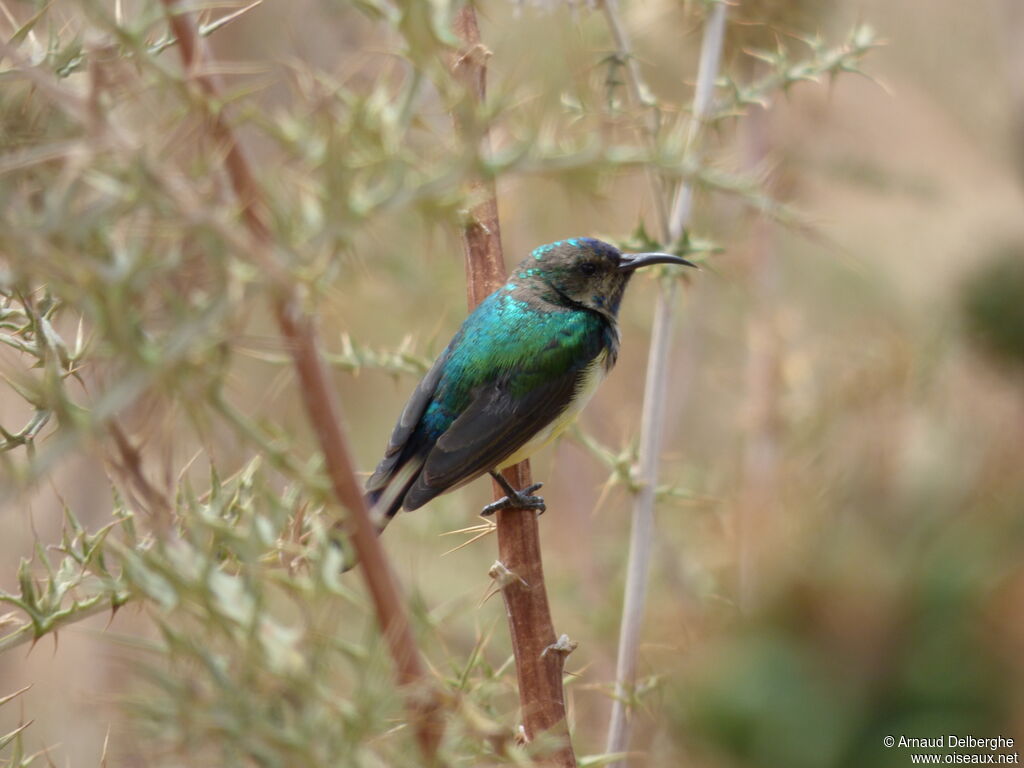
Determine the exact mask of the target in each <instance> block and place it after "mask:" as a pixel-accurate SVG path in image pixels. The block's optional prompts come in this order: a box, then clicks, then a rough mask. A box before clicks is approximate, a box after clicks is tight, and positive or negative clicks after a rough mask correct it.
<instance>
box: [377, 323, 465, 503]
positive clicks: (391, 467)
mask: <svg viewBox="0 0 1024 768" xmlns="http://www.w3.org/2000/svg"><path fill="white" fill-rule="evenodd" d="M452 346H454V342H453V343H452V344H450V345H449V346H448V348H447V349H445V351H444V352H442V353H441V354H440V355H439V356H438V358H437V360H435V361H434V364H433V365H432V366H431V368H430V370H429V371H427V374H426V376H424V377H423V379H422V380H421V381H420V383H419V384H418V385H417V387H416V389H415V391H414V392H413V393H412V396H411V397H410V398H409V402H408V403H406V404H405V409H404V410H403V411H402V415H401V416H400V417H399V419H398V423H397V424H395V429H394V430H393V431H392V433H391V439H390V440H388V447H387V449H386V450H385V451H384V458H383V459H382V460H381V462H380V464H378V465H377V469H376V470H374V473H373V474H372V475H371V476H370V479H369V480H367V481H366V490H367V492H368V493H370V494H371V496H372V497H373V499H372V500H373V501H376V497H378V496H379V495H380V492H382V491H383V490H384V489H385V488H387V486H388V484H389V483H390V482H391V478H392V477H393V476H394V474H395V471H396V470H398V469H400V468H401V466H402V465H403V464H405V459H407V458H408V453H409V452H408V451H406V450H404V449H406V448H407V447H408V442H409V438H410V437H412V434H413V432H414V431H415V429H416V427H417V426H418V425H419V423H420V419H421V418H423V413H424V411H426V410H427V406H428V405H430V401H431V399H432V398H433V397H434V392H435V391H436V390H437V385H438V382H439V381H440V380H441V375H442V374H443V372H444V364H445V361H446V360H447V359H448V355H449V354H450V351H451V348H452Z"/></svg>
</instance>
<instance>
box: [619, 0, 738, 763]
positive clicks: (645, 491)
mask: <svg viewBox="0 0 1024 768" xmlns="http://www.w3.org/2000/svg"><path fill="white" fill-rule="evenodd" d="M604 8H605V15H606V17H607V18H608V19H609V24H610V26H611V27H612V29H613V31H614V30H619V31H618V32H617V33H616V34H615V37H616V39H617V40H625V36H624V35H623V34H622V32H621V25H620V24H619V23H618V19H617V16H616V14H615V7H614V6H613V5H608V4H607V3H605V5H604ZM725 17H726V5H725V3H724V2H719V3H716V4H715V5H714V6H713V7H712V9H711V13H710V16H709V17H708V20H707V22H706V23H705V26H704V37H703V40H702V42H701V52H700V65H699V68H698V72H697V87H696V90H695V92H694V96H693V112H692V117H691V120H690V124H689V128H688V132H687V139H686V152H687V154H688V155H689V156H690V157H694V156H695V155H696V154H697V151H698V140H699V137H700V131H701V128H702V127H703V123H704V120H705V119H706V117H707V115H708V112H709V110H710V108H711V98H712V95H713V94H714V85H715V80H716V78H717V77H718V66H719V61H720V59H721V54H722V43H723V40H724V36H725ZM620 56H623V57H626V58H629V57H631V53H630V51H628V50H626V51H620ZM628 71H629V73H630V76H631V77H636V76H638V75H637V70H636V68H632V69H629V70H628ZM692 205H693V189H692V187H691V186H690V185H689V184H687V183H685V182H684V183H681V184H680V185H679V188H678V190H677V191H676V195H675V200H674V201H673V204H672V208H671V213H670V215H669V219H668V221H667V223H666V226H665V230H664V231H662V232H661V237H662V241H663V242H665V243H674V242H676V241H677V240H678V239H679V238H680V237H681V235H682V233H683V230H684V228H685V227H686V224H687V222H688V221H689V219H690V211H691V209H692ZM676 293H677V283H676V281H674V280H673V281H662V283H661V286H660V289H659V291H658V299H657V303H656V305H655V308H654V326H653V329H652V332H651V346H650V349H649V351H648V356H647V377H646V381H645V384H644V405H643V412H642V415H641V420H640V453H639V459H638V467H637V474H638V479H639V482H640V490H639V492H638V493H637V495H636V497H635V499H634V502H633V524H632V530H631V533H630V540H629V559H628V561H627V566H626V568H627V571H626V589H625V597H624V602H623V607H622V623H621V625H620V627H619V653H618V658H617V661H616V667H615V699H614V701H613V702H612V716H611V722H610V723H609V726H608V741H607V746H606V751H607V752H608V753H619V752H624V751H625V750H626V749H627V748H628V746H629V727H630V721H629V715H630V711H631V708H632V707H631V704H632V698H633V690H634V688H635V686H636V665H637V651H638V646H639V642H640V628H641V625H642V623H643V615H644V607H645V604H646V602H647V577H648V570H649V565H650V559H651V547H652V543H653V538H654V491H655V488H656V487H657V484H658V458H659V456H660V455H661V444H662V434H663V426H664V413H665V401H666V392H667V390H668V370H669V351H670V349H671V346H672V317H673V314H674V310H675V304H676ZM623 764H624V763H623V761H619V762H617V763H615V765H620V766H621V765H623Z"/></svg>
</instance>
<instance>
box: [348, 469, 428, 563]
mask: <svg viewBox="0 0 1024 768" xmlns="http://www.w3.org/2000/svg"><path fill="white" fill-rule="evenodd" d="M422 466H423V460H422V459H413V460H411V461H407V462H406V463H405V464H403V465H402V466H401V467H400V468H398V469H397V470H393V471H389V472H387V473H386V474H383V473H381V472H380V470H379V469H378V471H377V472H375V473H374V474H373V476H372V477H370V479H369V480H368V481H367V483H366V487H367V491H366V494H365V496H364V497H363V498H364V499H365V500H366V506H367V509H368V510H369V512H370V520H371V522H372V523H373V525H374V527H375V528H376V529H377V535H378V536H380V535H381V534H382V533H384V529H385V528H387V527H388V523H390V522H391V520H392V518H394V516H395V515H397V514H398V512H399V510H400V509H401V508H402V503H403V501H404V500H405V494H406V493H407V492H408V490H409V488H410V487H411V486H412V484H413V483H414V482H416V478H417V477H418V476H419V472H420V468H421V467H422ZM382 475H383V476H382ZM339 546H341V545H339ZM342 550H343V552H344V561H343V563H342V566H341V572H342V573H345V572H346V571H350V570H352V569H353V568H355V567H356V565H358V564H359V559H358V557H357V555H356V552H355V550H354V549H353V548H352V547H351V546H350V545H349V546H343V547H342Z"/></svg>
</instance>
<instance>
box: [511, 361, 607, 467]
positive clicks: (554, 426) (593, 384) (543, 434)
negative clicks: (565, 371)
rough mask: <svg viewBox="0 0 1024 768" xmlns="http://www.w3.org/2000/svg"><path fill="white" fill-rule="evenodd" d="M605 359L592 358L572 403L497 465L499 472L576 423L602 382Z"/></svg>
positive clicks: (528, 456) (605, 370)
mask: <svg viewBox="0 0 1024 768" xmlns="http://www.w3.org/2000/svg"><path fill="white" fill-rule="evenodd" d="M606 357H607V353H606V352H602V353H601V354H600V355H598V356H597V357H595V358H594V361H593V362H592V363H591V364H590V365H589V366H587V369H586V371H585V372H584V374H583V381H582V382H581V384H580V389H579V392H578V394H577V395H576V397H574V398H573V400H572V402H571V403H569V405H568V406H567V407H566V409H565V410H564V411H562V412H561V413H560V414H559V415H558V416H557V417H556V418H555V419H554V420H553V421H552V422H551V423H550V424H548V425H547V426H545V427H543V428H542V429H541V430H540V431H539V432H537V434H535V435H534V436H533V437H531V438H530V439H529V440H527V441H526V443H524V444H523V445H522V447H521V448H520V449H519V450H518V451H516V452H515V453H513V454H512V455H511V456H509V457H508V458H507V459H505V461H503V462H502V463H501V464H499V465H498V469H499V470H501V469H505V468H506V467H511V466H512V465H513V464H518V463H519V462H520V461H523V460H525V459H528V458H530V456H532V455H533V454H534V453H536V452H537V451H539V450H540V449H541V448H543V447H544V446H545V445H547V444H548V443H550V442H551V441H552V440H554V439H555V438H556V437H558V436H559V435H560V434H562V433H563V432H564V431H565V430H566V429H567V428H568V427H569V425H570V424H572V423H573V422H574V421H576V417H577V416H579V413H580V411H582V410H583V406H585V405H586V404H587V403H588V402H589V401H590V398H591V397H593V396H594V392H596V391H597V387H598V385H599V384H600V383H601V382H602V381H604V377H605V375H606V374H607V373H608V371H607V369H606V368H605V358H606Z"/></svg>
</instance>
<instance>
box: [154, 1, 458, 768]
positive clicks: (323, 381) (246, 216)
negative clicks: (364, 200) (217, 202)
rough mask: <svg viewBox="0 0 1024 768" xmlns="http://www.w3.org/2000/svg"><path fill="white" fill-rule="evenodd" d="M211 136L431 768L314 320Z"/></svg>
mask: <svg viewBox="0 0 1024 768" xmlns="http://www.w3.org/2000/svg"><path fill="white" fill-rule="evenodd" d="M162 2H163V4H164V6H165V7H166V9H167V13H168V18H169V22H170V25H171V31H172V33H173V34H174V36H175V38H176V39H177V41H178V50H179V51H181V58H182V63H183V65H184V68H185V73H186V76H187V77H189V78H190V79H191V80H192V81H193V82H194V83H195V84H196V85H197V86H198V87H199V88H200V89H201V90H202V92H203V93H204V94H205V95H206V96H208V97H210V98H211V99H216V98H217V96H218V91H219V86H218V83H217V81H216V80H215V79H214V78H213V77H212V76H210V75H208V74H203V73H201V72H200V71H199V66H200V64H201V63H202V40H201V38H200V37H199V35H198V33H197V30H196V26H195V23H194V21H193V20H192V18H191V16H189V15H187V14H186V13H184V12H183V11H182V10H181V9H180V8H179V3H178V0H162ZM208 129H209V131H210V134H211V135H212V136H213V137H214V139H215V140H216V141H217V142H218V143H220V144H221V146H222V147H223V149H224V152H225V171H226V173H227V176H228V179H229V181H230V183H231V187H232V189H233V190H234V193H235V195H236V197H237V198H238V200H239V202H240V204H241V206H242V220H243V222H244V224H245V226H246V228H247V230H248V231H249V234H250V235H251V237H252V240H253V244H254V246H255V247H256V248H257V249H258V253H256V254H255V256H256V258H257V259H258V260H259V261H260V262H261V263H262V264H264V265H267V266H269V267H270V268H272V269H274V271H275V272H276V273H277V274H276V275H275V277H277V278H278V279H277V285H276V297H275V312H276V315H277V322H278V326H279V329H280V332H281V335H282V336H283V337H284V339H285V341H286V342H287V347H288V350H289V352H290V353H291V356H292V361H293V364H294V366H295V372H296V374H297V376H298V380H299V392H300V395H301V397H302V402H303V406H304V407H305V410H306V414H307V416H308V417H309V421H310V424H311V425H312V426H313V429H314V432H315V433H316V437H317V441H318V443H319V445H320V450H321V451H322V452H323V455H324V464H325V466H326V469H327V474H328V477H329V478H330V481H331V487H332V489H333V491H334V494H335V496H337V498H338V501H340V502H341V504H342V505H343V506H344V507H345V509H346V510H347V512H348V519H349V520H350V521H351V530H350V534H351V536H352V542H353V544H354V546H355V549H356V551H357V553H358V555H359V559H360V563H361V564H362V568H361V569H360V572H361V573H362V574H363V578H364V580H365V581H366V585H367V588H368V589H369V591H370V595H371V598H372V600H373V605H374V609H375V611H376V615H377V620H378V622H379V623H380V626H381V631H382V633H383V635H384V638H385V641H386V642H387V645H388V650H389V651H390V653H391V656H392V659H393V661H394V663H395V668H396V671H397V676H398V679H399V681H400V683H401V684H402V685H404V686H408V687H410V688H412V687H414V686H415V688H416V690H411V691H408V692H407V693H408V700H407V704H408V706H409V709H410V712H411V716H412V720H413V723H414V727H415V731H416V737H417V741H418V742H419V745H420V749H421V750H422V752H423V756H424V759H425V761H426V762H427V763H428V764H434V763H435V762H436V758H437V748H438V744H439V742H440V739H441V734H442V731H443V724H442V720H441V717H440V714H441V713H440V709H439V705H438V701H437V697H436V692H435V691H434V689H433V686H432V685H430V683H429V681H428V678H427V675H426V669H425V667H424V664H423V661H422V660H421V658H420V654H419V649H418V648H417V646H416V642H415V639H414V638H413V634H412V627H411V625H410V622H409V617H408V613H407V612H406V609H405V604H404V602H403V601H402V597H401V593H400V592H399V588H398V583H397V581H396V579H395V577H394V574H393V573H392V571H391V568H390V566H389V564H388V562H387V559H386V557H385V555H384V551H383V549H381V546H380V541H379V540H378V539H377V535H376V529H375V528H374V526H373V524H372V523H371V522H370V516H369V513H368V510H367V509H366V505H365V501H364V499H363V493H362V489H361V486H360V484H359V482H358V480H357V479H356V476H355V469H354V465H353V463H352V459H351V454H350V452H349V449H348V441H347V439H346V437H345V434H344V432H343V429H342V419H341V410H340V407H339V405H338V402H337V399H336V397H335V396H334V388H333V387H332V386H331V382H330V376H329V374H328V372H327V369H326V367H325V365H324V361H323V356H322V355H321V353H320V349H319V345H318V341H317V334H316V328H315V323H314V320H313V318H312V317H310V316H309V315H308V314H306V313H305V312H303V311H302V309H301V302H300V299H299V296H298V292H297V290H296V288H295V285H294V283H293V282H292V281H291V280H289V279H288V278H287V276H286V275H285V274H284V270H283V269H282V268H281V267H280V265H277V264H276V262H275V261H274V259H273V255H272V254H273V246H274V242H273V237H272V234H271V231H270V228H269V227H268V226H267V224H266V221H265V219H264V216H265V213H264V202H263V198H262V194H261V190H260V188H259V185H258V184H257V182H256V179H255V177H254V176H253V173H252V169H251V165H250V164H249V161H248V158H247V157H246V155H245V152H244V151H243V148H242V145H241V143H240V142H239V141H238V139H237V138H236V136H235V134H234V131H233V130H232V128H231V126H230V125H229V124H228V122H227V121H226V120H225V119H224V117H223V114H222V113H221V112H219V111H218V112H215V113H213V114H211V115H210V116H209V124H208Z"/></svg>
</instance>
